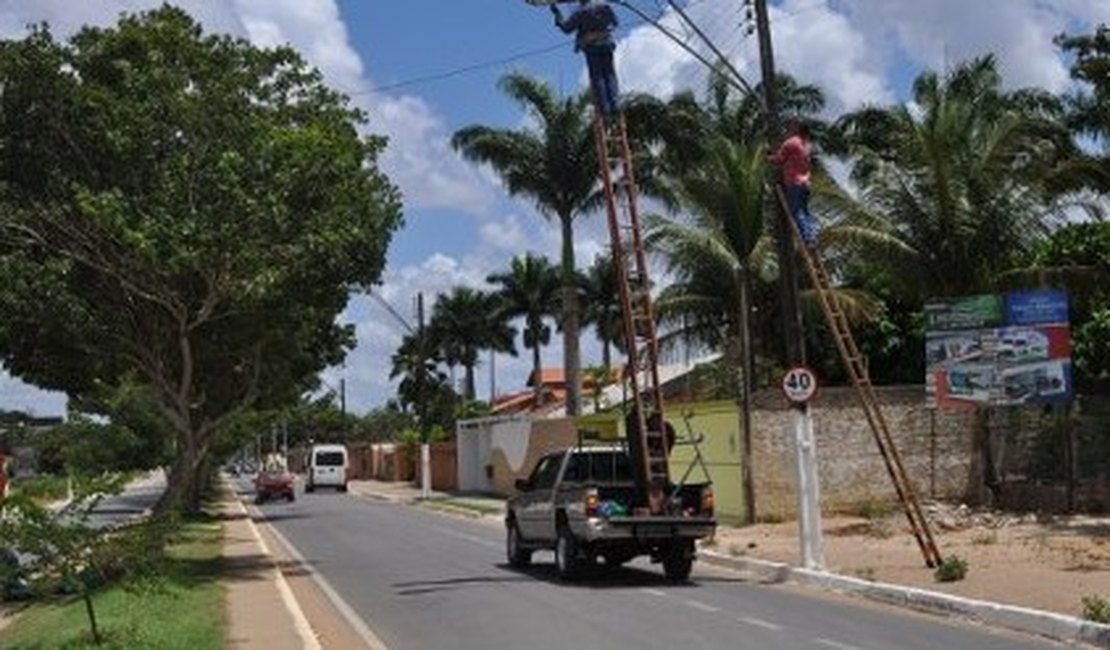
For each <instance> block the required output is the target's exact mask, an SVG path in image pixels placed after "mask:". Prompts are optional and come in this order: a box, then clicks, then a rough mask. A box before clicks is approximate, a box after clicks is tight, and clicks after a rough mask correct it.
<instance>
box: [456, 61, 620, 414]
mask: <svg viewBox="0 0 1110 650" xmlns="http://www.w3.org/2000/svg"><path fill="white" fill-rule="evenodd" d="M501 89H502V90H503V91H504V92H505V94H507V95H508V96H509V97H510V98H512V99H514V100H516V101H517V102H519V103H520V104H521V105H522V106H524V108H525V109H526V110H527V112H528V117H529V118H530V119H531V120H532V124H531V125H530V126H526V127H523V128H518V129H503V128H495V127H490V126H481V125H475V126H468V127H466V128H463V129H461V130H460V131H458V132H457V133H455V135H454V138H453V139H452V144H453V145H454V147H455V149H457V150H458V151H460V152H461V153H462V155H463V156H464V157H466V158H468V159H469V160H473V161H475V162H480V163H485V164H488V165H489V166H490V167H492V168H493V169H494V171H496V172H497V174H498V175H500V177H501V179H502V181H503V182H504V184H505V187H506V189H507V190H508V191H509V193H510V194H512V195H514V196H522V197H525V198H528V199H530V200H531V201H532V202H533V203H534V204H535V206H536V208H537V209H538V210H539V212H540V214H542V215H543V216H544V217H547V218H553V219H557V220H558V221H559V225H560V228H561V231H562V262H561V268H562V284H563V297H562V310H563V313H562V318H561V325H562V327H563V354H564V364H563V365H564V369H565V371H566V378H567V413H568V414H570V415H576V414H578V412H579V409H580V406H581V401H582V359H581V354H580V351H579V330H580V327H581V315H580V313H579V300H578V297H579V296H578V289H579V282H578V274H577V273H576V271H575V260H574V220H575V219H576V218H578V217H579V216H581V215H582V214H585V213H587V212H589V211H591V210H592V209H593V208H595V207H596V206H597V186H598V180H597V179H598V166H597V153H596V149H595V145H594V137H593V128H592V122H591V120H592V115H593V114H592V112H591V109H590V106H591V102H590V97H589V94H588V93H578V94H575V95H572V96H570V97H565V98H560V97H558V96H557V95H556V94H555V92H554V91H553V90H552V89H551V87H550V86H548V85H546V84H544V83H543V82H540V81H537V80H536V79H534V78H532V77H529V76H526V75H522V74H510V75H508V76H506V77H504V78H503V79H502V80H501Z"/></svg>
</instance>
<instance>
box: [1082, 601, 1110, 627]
mask: <svg viewBox="0 0 1110 650" xmlns="http://www.w3.org/2000/svg"><path fill="white" fill-rule="evenodd" d="M1082 602H1083V618H1084V619H1086V620H1088V621H1094V622H1095V623H1110V600H1106V599H1105V598H1103V597H1102V596H1084V597H1083V601H1082Z"/></svg>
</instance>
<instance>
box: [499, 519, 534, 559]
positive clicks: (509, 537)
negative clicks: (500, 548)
mask: <svg viewBox="0 0 1110 650" xmlns="http://www.w3.org/2000/svg"><path fill="white" fill-rule="evenodd" d="M505 528H506V530H505V555H506V556H507V557H508V559H509V566H511V567H513V568H514V569H520V568H523V567H526V566H528V565H529V564H531V563H532V551H531V550H529V549H526V548H524V547H523V546H521V543H520V529H519V528H517V525H516V522H515V521H511V522H509V524H508V525H507V526H506V527H505Z"/></svg>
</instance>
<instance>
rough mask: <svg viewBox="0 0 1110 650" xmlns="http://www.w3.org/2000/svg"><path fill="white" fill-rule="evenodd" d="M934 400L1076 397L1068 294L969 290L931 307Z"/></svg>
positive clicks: (949, 404) (929, 368) (929, 383)
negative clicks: (969, 293) (973, 293)
mask: <svg viewBox="0 0 1110 650" xmlns="http://www.w3.org/2000/svg"><path fill="white" fill-rule="evenodd" d="M925 322H926V333H925V387H926V393H927V395H928V400H929V404H930V406H939V407H941V408H959V407H969V406H1012V405H1019V404H1044V403H1052V402H1066V401H1068V400H1070V399H1071V398H1072V392H1073V391H1072V366H1071V330H1070V328H1069V325H1068V294H1067V293H1066V292H1064V291H1060V290H1055V289H1052V290H1044V291H1020V292H1013V293H1007V294H1001V295H979V296H964V297H960V298H952V299H942V300H936V301H932V302H930V303H929V304H927V305H926V306H925Z"/></svg>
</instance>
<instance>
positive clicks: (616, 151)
mask: <svg viewBox="0 0 1110 650" xmlns="http://www.w3.org/2000/svg"><path fill="white" fill-rule="evenodd" d="M595 116H596V117H595V119H594V136H595V138H594V140H595V142H596V143H597V157H598V164H599V166H600V168H601V183H602V188H603V189H604V191H605V208H606V211H607V213H608V222H609V239H610V242H611V245H612V251H613V265H614V266H615V267H616V272H617V286H618V288H619V293H620V303H621V313H622V315H623V323H624V339H625V342H626V346H627V356H628V366H627V367H626V370H627V374H628V378H629V381H630V382H631V387H632V390H631V393H632V403H633V407H632V412H631V413H630V415H629V418H630V420H629V422H628V425H629V426H628V443H629V450H630V452H631V455H632V458H633V462H634V463H637V464H638V466H639V467H638V472H637V474H639V476H640V481H641V482H642V485H640V486H639V487H640V489H641V490H642V491H643V492H644V493H645V494H646V495H647V496H648V503H649V507H650V509H651V511H652V514H659V512H660V511H661V509H662V508H663V507H664V504H663V503H662V501H663V500H662V498H661V495H662V493H663V491H664V490H666V489H667V487H668V486H669V484H670V469H669V463H668V460H667V458H668V455H669V452H670V447H671V445H672V444H673V435H674V434H673V433H672V432H671V431H672V430H670V429H669V425H667V424H666V421H665V420H664V418H663V392H662V387H661V386H660V384H659V338H658V332H657V330H656V327H655V313H654V310H653V308H652V300H651V284H650V282H649V281H648V267H647V254H646V251H645V246H644V239H643V235H642V233H641V229H640V214H639V212H638V210H637V206H636V199H637V190H636V181H635V176H634V175H633V170H632V152H631V148H630V147H629V143H628V132H627V129H626V125H625V120H624V114H623V113H622V114H619V115H618V116H617V117H616V119H613V120H610V121H608V122H607V121H606V119H605V118H604V117H603V115H602V113H601V111H595Z"/></svg>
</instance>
